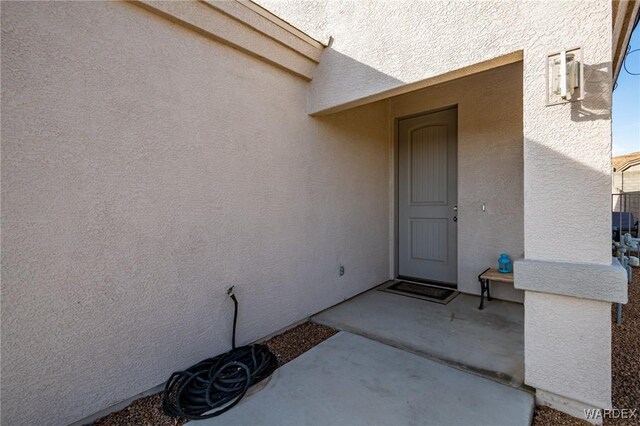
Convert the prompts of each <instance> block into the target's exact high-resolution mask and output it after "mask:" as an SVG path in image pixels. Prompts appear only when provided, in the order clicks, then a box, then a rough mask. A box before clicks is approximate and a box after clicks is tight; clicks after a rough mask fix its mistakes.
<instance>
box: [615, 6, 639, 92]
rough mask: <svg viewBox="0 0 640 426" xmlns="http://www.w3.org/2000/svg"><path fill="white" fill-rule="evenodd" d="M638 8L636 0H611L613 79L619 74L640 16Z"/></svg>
mask: <svg viewBox="0 0 640 426" xmlns="http://www.w3.org/2000/svg"><path fill="white" fill-rule="evenodd" d="M639 10H640V1H638V0H614V1H613V28H612V30H613V81H616V79H617V78H618V74H620V69H621V68H622V62H623V61H624V55H625V53H626V52H627V46H628V45H629V40H630V39H631V33H632V32H633V27H634V25H635V23H636V22H637V21H638V17H639V16H640V14H639Z"/></svg>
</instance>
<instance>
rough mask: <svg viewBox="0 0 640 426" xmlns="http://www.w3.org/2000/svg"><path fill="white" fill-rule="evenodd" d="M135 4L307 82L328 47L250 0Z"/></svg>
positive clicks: (140, 0)
mask: <svg viewBox="0 0 640 426" xmlns="http://www.w3.org/2000/svg"><path fill="white" fill-rule="evenodd" d="M132 4H135V5H137V6H140V7H142V8H143V9H146V10H148V11H150V12H152V13H154V14H155V15H158V16H160V17H162V18H165V19H168V20H169V21H171V22H174V23H176V24H178V25H181V26H183V27H185V28H188V29H190V30H193V31H195V32H197V33H199V34H201V35H203V36H205V37H207V38H209V39H212V40H215V41H218V42H220V43H223V44H226V45H227V46H230V47H232V48H234V49H237V50H239V51H241V52H244V53H246V54H248V55H251V56H253V57H254V58H257V59H259V60H261V61H264V62H267V63H269V64H271V65H274V66H276V67H278V68H281V69H283V70H285V71H287V72H289V73H291V74H294V75H296V76H298V77H301V78H303V79H305V80H307V81H310V80H311V78H312V77H313V71H314V69H315V67H316V65H317V64H318V62H319V61H320V56H321V55H322V51H323V49H324V47H325V46H324V45H323V44H322V43H320V42H319V41H317V40H314V39H313V38H311V37H310V36H308V35H307V34H305V33H303V32H302V31H300V30H299V29H297V28H295V27H294V26H292V25H291V24H289V23H287V22H285V21H284V20H282V19H280V18H278V17H277V16H275V15H274V14H272V13H271V12H269V11H267V10H265V9H263V8H262V7H260V6H259V5H257V4H255V3H253V2H251V1H247V0H233V1H211V0H201V1H150V0H137V1H134V2H132Z"/></svg>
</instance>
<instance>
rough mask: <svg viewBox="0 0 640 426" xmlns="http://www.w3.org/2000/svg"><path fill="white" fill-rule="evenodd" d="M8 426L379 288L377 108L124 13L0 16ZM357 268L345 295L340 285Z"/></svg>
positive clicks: (152, 381)
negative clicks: (328, 104)
mask: <svg viewBox="0 0 640 426" xmlns="http://www.w3.org/2000/svg"><path fill="white" fill-rule="evenodd" d="M1 12H2V424H11V425H19V424H65V423H69V422H72V421H75V420H79V419H81V418H83V417H85V416H87V415H89V414H92V413H94V412H96V411H98V410H100V409H102V408H105V407H106V406H109V405H111V404H113V403H116V402H118V401H120V400H123V399H125V398H128V397H130V396H132V395H134V394H136V393H138V392H141V391H144V390H146V389H149V388H151V387H153V386H155V385H157V384H159V383H161V382H163V381H164V380H166V378H167V377H168V375H169V374H170V373H171V372H172V371H174V370H176V369H180V368H183V367H186V366H188V365H191V364H192V363H194V362H196V361H199V360H200V359H202V358H204V357H209V356H212V355H215V354H217V353H220V352H223V351H226V350H228V349H229V348H230V337H231V336H230V333H231V318H232V303H231V302H230V301H229V299H228V298H227V297H226V296H225V289H226V288H227V287H228V286H230V285H235V286H236V294H237V295H238V298H239V299H240V309H241V310H240V318H239V324H238V331H239V336H238V338H239V343H245V342H249V341H252V340H254V339H258V338H260V337H262V336H265V335H267V334H269V333H272V332H275V331H277V330H278V329H280V328H282V327H285V326H287V325H289V324H292V323H294V322H296V321H299V320H301V319H303V318H304V317H306V316H308V315H310V314H312V313H315V312H317V311H319V310H321V309H323V308H326V307H328V306H330V305H333V304H335V303H338V302H340V301H342V300H343V299H345V298H348V297H350V296H353V295H354V294H357V293H359V292H361V291H363V290H366V289H368V288H370V287H372V286H373V285H376V284H378V283H380V282H383V281H385V280H386V279H387V277H388V271H389V244H388V233H387V232H386V230H387V229H388V223H389V179H390V177H389V167H388V164H389V144H388V139H389V138H388V127H387V125H386V117H387V115H386V109H385V106H384V105H382V104H376V105H370V106H368V107H363V108H358V109H356V110H352V111H349V112H346V113H343V114H339V115H336V116H332V117H329V118H322V119H316V118H310V117H308V116H307V115H306V113H305V102H306V95H307V90H306V89H307V84H308V83H306V82H305V81H303V80H301V79H298V78H296V77H293V76H291V74H288V73H286V72H284V71H282V70H279V69H277V68H275V67H273V66H270V65H267V64H265V63H263V62H260V61H258V60H256V59H254V58H252V57H249V56H247V55H244V54H242V53H239V52H237V51H235V50H233V49H231V48H229V47H226V46H223V45H221V44H218V43H216V42H213V41H211V40H208V39H206V38H204V37H201V36H200V35H198V34H196V33H195V32H191V31H188V30H186V29H184V28H182V27H179V26H176V25H175V24H172V23H169V22H168V21H166V20H163V19H161V18H159V17H157V16H155V15H153V14H151V13H149V12H146V11H144V10H142V9H140V8H138V7H135V6H132V5H128V4H125V3H112V2H100V3H84V2H77V3H59V2H46V3H44V2H43V3H37V2H34V3H22V2H20V3H11V2H2V11H1ZM340 264H344V265H345V269H346V274H345V275H344V276H343V277H339V276H338V267H339V265H340Z"/></svg>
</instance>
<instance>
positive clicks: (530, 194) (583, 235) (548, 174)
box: [524, 103, 611, 264]
mask: <svg viewBox="0 0 640 426" xmlns="http://www.w3.org/2000/svg"><path fill="white" fill-rule="evenodd" d="M576 104H579V103H576ZM595 119H604V117H602V118H593V120H595ZM597 136H598V135H597V134H596V135H595V136H594V137H596V138H597ZM524 147H525V156H526V160H525V210H524V223H525V241H526V242H527V244H526V247H527V249H526V257H527V258H528V259H537V260H549V261H557V260H558V259H562V261H572V262H585V263H593V262H595V263H603V264H607V263H608V262H610V261H611V194H610V191H611V176H610V174H609V173H608V171H607V170H603V169H599V168H598V167H597V164H598V161H599V160H600V158H599V157H598V155H600V154H599V153H601V152H602V150H601V148H604V144H597V146H594V147H592V149H588V150H587V149H586V146H585V144H583V143H582V141H581V140H567V141H566V143H565V145H563V148H568V149H570V150H571V151H573V152H579V153H581V154H582V157H583V158H585V159H591V158H593V159H594V162H593V163H592V164H589V163H587V162H586V161H585V162H583V161H580V159H579V158H573V157H570V156H567V155H566V154H565V153H562V152H559V151H557V150H556V149H554V148H552V147H550V146H548V145H547V144H545V143H542V142H540V141H537V140H534V139H527V138H525V140H524Z"/></svg>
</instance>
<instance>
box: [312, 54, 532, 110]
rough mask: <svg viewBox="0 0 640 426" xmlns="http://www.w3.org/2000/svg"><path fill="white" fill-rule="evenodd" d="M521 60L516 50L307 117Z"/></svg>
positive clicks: (347, 107)
mask: <svg viewBox="0 0 640 426" xmlns="http://www.w3.org/2000/svg"><path fill="white" fill-rule="evenodd" d="M522 58H523V51H522V50H518V51H516V52H512V53H509V54H507V55H502V56H498V57H496V58H493V59H489V60H487V61H483V62H478V63H476V64H473V65H469V66H467V67H463V68H458V69H456V70H453V71H450V72H446V73H444V74H440V75H436V76H434V77H430V78H427V79H424V80H420V81H416V82H413V83H408V84H401V85H399V86H396V87H394V88H392V89H389V90H385V91H382V92H379V93H376V94H374V95H371V96H365V97H363V98H360V99H356V100H353V101H350V102H346V103H343V104H340V105H336V106H334V107H331V108H327V109H324V110H320V111H311V112H310V114H309V115H311V116H313V117H322V116H325V115H329V114H335V113H337V112H340V111H344V110H347V109H351V108H355V107H358V106H361V105H365V104H369V103H372V102H376V101H380V100H383V99H388V98H391V97H394V96H398V95H404V94H405V93H410V92H414V91H416V90H420V89H424V88H426V87H429V86H435V85H436V84H441V83H446V82H447V81H451V80H455V79H458V78H462V77H466V76H469V75H472V74H477V73H481V72H483V71H488V70H490V69H493V68H498V67H501V66H504V65H508V64H512V63H515V62H519V61H522Z"/></svg>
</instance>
